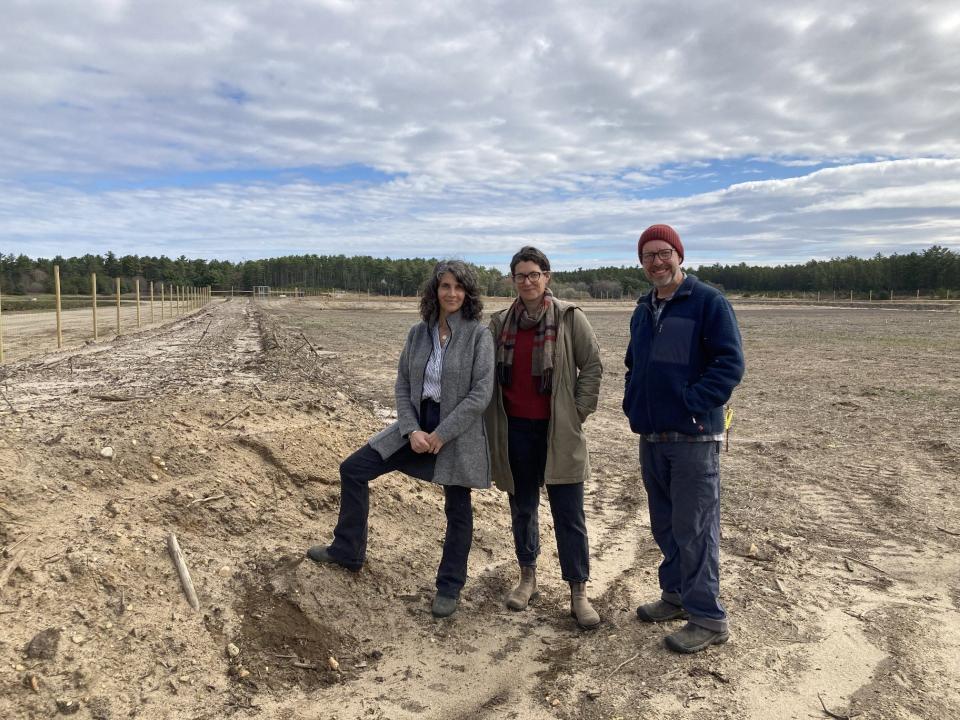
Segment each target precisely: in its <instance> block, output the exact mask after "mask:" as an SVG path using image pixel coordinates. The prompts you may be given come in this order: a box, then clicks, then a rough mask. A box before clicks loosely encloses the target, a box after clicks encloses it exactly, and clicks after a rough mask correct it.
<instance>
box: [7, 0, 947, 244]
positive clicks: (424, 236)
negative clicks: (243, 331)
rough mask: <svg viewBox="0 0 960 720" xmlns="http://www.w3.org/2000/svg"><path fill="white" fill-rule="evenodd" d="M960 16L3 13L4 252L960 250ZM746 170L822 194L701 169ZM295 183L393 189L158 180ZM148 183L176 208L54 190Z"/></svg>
mask: <svg viewBox="0 0 960 720" xmlns="http://www.w3.org/2000/svg"><path fill="white" fill-rule="evenodd" d="M957 17H958V16H957V13H956V9H955V7H954V3H953V2H919V3H913V4H903V3H901V4H896V3H893V4H876V3H874V4H862V3H853V2H843V1H841V2H839V3H838V2H836V0H833V1H831V2H827V1H826V0H812V1H809V0H808V1H804V2H799V3H793V4H791V5H790V6H789V7H788V8H784V7H782V6H779V5H776V4H770V3H765V2H760V1H759V0H754V1H753V2H747V3H740V4H738V5H736V6H732V5H730V4H722V3H695V2H691V0H686V1H683V0H681V2H674V1H671V2H667V0H656V1H650V0H645V1H643V2H624V1H622V0H621V1H614V0H609V1H601V2H597V3H582V2H579V1H577V2H574V1H573V0H555V1H553V2H547V3H513V4H504V3H497V2H492V1H489V0H487V1H484V2H476V3H454V2H449V1H448V2H434V3H429V4H423V3H410V2H406V3H404V2H392V1H391V2H387V1H386V0H379V1H377V2H369V3H363V4H354V3H347V2H339V1H337V0H327V1H325V2H316V1H311V2H307V1H306V0H300V1H286V2H280V1H279V0H272V1H271V0H266V1H265V2H261V3H256V4H252V3H241V2H228V1H224V0H220V1H215V2H204V3H195V2H186V0H169V1H168V2H164V3H159V4H157V3H153V4H149V3H142V2H123V1H122V0H102V1H101V2H98V3H95V4H92V5H91V4H87V5H84V6H83V7H82V8H81V7H80V6H77V5H76V4H73V3H68V2H65V1H63V2H58V1H57V0H46V1H45V2H37V3H15V4H13V6H12V7H9V8H6V9H5V17H4V23H3V26H2V28H0V128H2V129H0V178H3V189H4V193H5V197H4V198H2V199H0V246H3V247H0V249H6V251H7V252H10V251H11V250H12V249H16V250H17V251H26V252H29V253H31V254H36V253H38V252H39V248H43V252H44V253H45V254H47V255H50V254H53V253H54V252H61V253H66V254H73V253H75V252H80V251H81V250H80V249H81V248H82V251H83V252H86V251H92V252H95V251H102V250H104V249H106V247H108V246H109V247H113V248H114V249H115V250H118V251H124V250H126V251H129V252H140V253H146V252H154V251H156V249H157V248H158V247H169V248H170V250H169V251H168V252H170V253H172V254H179V252H181V251H183V252H186V250H184V249H183V248H190V249H191V250H196V254H203V255H207V256H212V255H220V256H222V255H226V254H232V255H246V256H254V255H256V256H263V255H273V254H279V253H281V252H296V251H299V250H309V249H316V250H317V251H322V249H323V248H325V247H329V248H331V249H333V250H335V251H345V252H358V253H361V252H363V253H367V252H369V253H376V254H385V253H388V252H389V253H392V254H399V253H400V252H402V253H403V254H443V252H444V251H445V248H446V247H449V243H454V247H476V248H477V250H476V252H477V253H478V254H480V253H487V252H490V253H502V252H508V251H509V250H510V248H512V247H513V245H515V244H516V242H517V241H518V240H519V239H521V238H538V239H541V241H542V242H544V243H545V244H547V243H549V244H551V247H555V248H557V249H558V250H562V251H563V252H565V253H567V252H569V253H570V254H571V256H576V255H577V252H578V248H583V253H582V256H583V257H590V258H594V259H595V258H602V257H604V256H609V257H610V258H614V257H621V258H622V257H623V254H622V253H621V252H619V251H617V250H614V247H615V246H616V245H617V243H619V242H620V241H621V238H623V237H625V236H626V237H629V236H631V235H632V234H634V233H636V232H638V231H639V230H641V229H642V225H643V224H644V223H646V222H647V221H648V220H649V221H654V220H663V219H666V218H672V219H674V221H675V222H677V223H678V224H681V225H683V226H684V227H687V228H690V230H692V231H693V233H694V234H695V235H696V236H697V237H699V238H702V239H703V242H705V243H716V244H717V250H716V252H715V253H714V256H717V257H720V256H723V257H730V258H731V259H738V258H740V257H744V258H749V257H762V258H774V257H783V258H797V259H806V258H807V257H808V256H809V255H810V254H811V253H819V252H828V253H830V254H842V253H846V252H858V251H859V250H858V249H868V250H869V251H870V252H875V248H876V247H878V243H879V246H880V247H887V246H890V245H892V244H893V243H895V242H901V243H902V242H910V243H918V244H922V243H924V242H925V240H924V238H926V239H927V240H929V242H934V241H936V242H941V243H944V244H948V245H952V246H956V245H957V243H958V241H957V237H958V236H957V233H956V222H955V217H956V214H957V212H956V205H957V202H956V198H957V192H956V191H957V187H956V182H955V181H954V182H952V183H951V179H950V178H948V177H945V176H944V173H951V172H952V173H954V177H956V167H955V166H954V165H949V164H948V165H937V164H936V163H937V162H940V161H938V160H936V158H942V159H944V162H946V161H949V159H950V158H956V157H960V135H958V134H957V132H956V128H957V127H960V102H958V95H960V85H958V84H957V80H956V78H957V77H960V53H958V52H956V42H955V33H952V32H950V31H949V29H950V28H951V27H955V26H956V24H957ZM879 158H890V159H891V162H890V163H870V162H865V161H866V160H875V159H879ZM915 158H930V159H929V160H923V161H921V160H914V159H915ZM753 159H756V160H767V161H773V162H775V163H779V164H780V165H782V166H784V167H788V168H795V169H796V168H803V167H804V166H805V165H810V166H811V167H816V166H818V165H819V164H821V163H822V162H824V161H826V162H827V163H828V164H831V165H832V164H841V167H837V168H832V169H830V170H821V171H819V172H814V173H812V174H810V175H807V176H804V177H802V178H795V179H792V180H775V179H769V175H768V174H766V173H768V172H769V170H768V169H767V168H765V167H764V168H763V169H762V170H760V171H759V174H758V180H757V182H756V183H745V184H735V183H736V180H728V179H726V178H725V177H723V176H722V175H719V174H718V170H717V168H716V165H715V161H717V160H729V161H733V162H740V163H741V164H742V163H743V162H745V161H747V160H753ZM307 166H318V167H329V168H335V167H341V166H367V167H370V168H376V169H378V170H380V171H382V172H386V173H401V174H402V176H401V177H399V178H398V179H395V180H393V181H391V182H389V183H386V184H382V185H372V186H371V185H370V184H369V183H365V182H364V183H357V184H352V185H349V186H337V185H334V186H322V185H314V184H309V183H303V184H286V185H267V184H262V185H259V184H255V183H251V182H249V181H242V180H238V181H236V183H235V184H232V185H228V184H222V185H217V186H213V187H203V188H196V187H189V186H187V185H186V184H184V185H183V186H182V187H179V188H178V187H177V184H178V183H177V180H176V176H177V175H178V174H182V173H188V172H209V171H218V170H242V171H248V170H250V171H256V170H264V169H266V170H283V169H287V168H301V167H307ZM747 167H748V168H750V164H749V163H747ZM752 170H754V171H756V170H757V168H756V167H753V168H752ZM749 171H750V170H745V173H744V175H741V176H740V177H738V178H737V179H738V180H739V179H742V177H744V176H745V175H746V172H749ZM796 171H798V172H799V171H802V170H796ZM154 173H158V174H161V175H162V176H163V177H164V178H167V179H168V180H169V182H167V183H166V184H167V185H169V186H170V187H168V188H167V189H163V190H154V191H147V190H139V189H132V190H128V191H123V190H111V191H109V192H107V191H97V190H91V189H87V190H79V189H77V190H70V189H67V187H66V186H68V185H69V184H70V183H73V184H75V185H76V186H77V187H89V183H92V184H93V186H96V183H100V182H106V184H107V185H108V186H111V187H114V186H116V185H117V181H118V180H122V179H123V178H129V177H137V178H146V179H148V180H149V178H150V177H151V175H152V174H154ZM887 175H889V176H890V177H885V176H887ZM88 181H89V183H88ZM863 182H867V183H868V185H865V186H861V185H860V184H861V183H863ZM678 183H687V185H686V186H685V187H684V188H681V187H680V186H679V185H678ZM147 184H149V183H147ZM707 187H711V188H717V189H716V191H714V192H707V190H706V188H707ZM660 195H663V197H661V196H660ZM762 224H765V225H766V227H763V228H760V227H757V226H759V225H762ZM890 227H896V228H897V233H898V235H897V238H892V237H890V234H891V233H890V232H888V230H887V229H886V228H890ZM913 228H916V232H913V230H912V229H913ZM921 228H922V231H921ZM810 237H815V238H817V240H816V241H813V240H808V239H807V238H810ZM824 237H830V238H832V240H831V241H830V243H823V242H821V241H820V238H824ZM181 243H184V244H181ZM465 243H466V245H465ZM596 243H602V244H607V245H608V246H609V247H610V250H608V251H607V252H606V253H599V254H598V253H596ZM121 244H122V246H121ZM928 244H929V243H928ZM401 249H402V250H401Z"/></svg>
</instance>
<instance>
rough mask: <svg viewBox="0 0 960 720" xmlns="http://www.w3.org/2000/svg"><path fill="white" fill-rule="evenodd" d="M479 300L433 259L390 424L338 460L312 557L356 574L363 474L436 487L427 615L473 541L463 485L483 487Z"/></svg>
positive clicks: (456, 581) (455, 592) (486, 396)
mask: <svg viewBox="0 0 960 720" xmlns="http://www.w3.org/2000/svg"><path fill="white" fill-rule="evenodd" d="M482 310H483V303H482V302H481V301H480V290H479V287H478V286H477V280H476V277H475V275H474V273H473V271H472V270H471V269H470V268H469V267H468V266H467V265H466V264H464V263H462V262H460V261H458V260H448V261H441V262H439V263H437V265H436V267H435V268H434V272H433V274H432V275H431V277H430V279H429V280H428V281H427V282H426V284H425V285H424V288H423V293H422V296H421V298H420V317H421V318H422V321H421V322H419V323H417V324H416V325H414V326H413V327H412V328H411V329H410V333H409V334H408V335H407V342H406V344H405V345H404V347H403V352H402V353H401V354H400V364H399V367H398V369H397V383H396V400H397V421H396V422H395V423H393V424H392V425H390V426H389V427H387V428H386V429H384V430H382V431H381V432H379V433H377V434H376V435H374V436H373V437H372V438H370V441H369V442H368V443H367V444H366V445H364V446H363V447H362V448H360V449H359V450H357V452H355V453H354V454H353V455H351V456H350V457H348V458H347V459H346V460H344V461H343V463H342V464H341V465H340V517H339V519H338V520H337V526H336V528H334V531H333V543H332V544H331V545H329V546H326V545H314V546H313V547H311V548H310V549H309V550H308V551H307V557H309V558H310V559H311V560H313V561H314V562H317V563H328V564H335V565H340V566H342V567H345V568H347V569H348V570H353V571H354V572H356V571H359V570H360V568H361V566H362V565H363V561H364V558H365V557H366V550H367V516H368V514H369V508H370V502H369V488H368V484H369V482H370V481H371V480H373V479H375V478H378V477H380V476H381V475H383V474H385V473H388V472H392V471H395V470H399V471H401V472H403V473H406V474H407V475H411V476H412V477H415V478H419V479H421V480H428V481H432V482H435V483H437V484H438V485H442V486H443V494H444V511H445V513H446V519H447V527H446V532H445V538H444V542H443V555H442V557H441V559H440V567H439V569H438V570H437V594H436V596H435V598H434V601H433V607H432V612H433V614H434V615H435V616H436V617H447V616H449V615H452V614H453V613H454V612H455V611H456V609H457V604H458V602H459V597H460V590H461V588H463V586H464V583H465V582H466V580H467V556H468V555H469V553H470V545H471V541H472V538H473V508H472V505H471V501H470V490H471V488H486V487H490V459H489V453H488V450H487V439H486V433H485V431H484V425H483V411H484V409H485V408H486V407H487V405H488V404H489V402H490V396H491V393H492V392H493V371H494V365H493V340H492V338H491V337H490V333H489V332H488V331H487V329H486V328H485V327H484V326H483V325H482V324H481V323H480V317H481V313H482Z"/></svg>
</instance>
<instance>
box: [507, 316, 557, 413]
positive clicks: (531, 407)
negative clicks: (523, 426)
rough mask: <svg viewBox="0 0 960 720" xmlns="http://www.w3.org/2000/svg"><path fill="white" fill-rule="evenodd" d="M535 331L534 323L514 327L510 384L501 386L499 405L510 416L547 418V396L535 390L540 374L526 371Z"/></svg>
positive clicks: (548, 410) (548, 398)
mask: <svg viewBox="0 0 960 720" xmlns="http://www.w3.org/2000/svg"><path fill="white" fill-rule="evenodd" d="M536 331H537V328H536V327H532V328H530V329H529V330H519V329H518V330H517V340H516V345H514V348H513V370H512V372H511V373H510V378H511V379H510V386H509V387H504V388H503V407H504V409H505V410H506V411H507V415H509V416H510V417H518V418H526V419H528V420H549V419H550V396H549V395H541V394H540V393H538V392H537V386H538V385H539V384H540V378H535V377H534V376H533V375H531V374H530V373H531V370H532V369H533V336H534V333H535V332H536Z"/></svg>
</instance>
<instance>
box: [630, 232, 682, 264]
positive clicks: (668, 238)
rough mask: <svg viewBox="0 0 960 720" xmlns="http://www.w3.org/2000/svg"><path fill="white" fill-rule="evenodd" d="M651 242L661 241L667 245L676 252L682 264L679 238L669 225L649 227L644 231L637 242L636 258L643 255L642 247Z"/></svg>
mask: <svg viewBox="0 0 960 720" xmlns="http://www.w3.org/2000/svg"><path fill="white" fill-rule="evenodd" d="M651 240H663V241H664V242H665V243H668V244H669V245H670V246H671V247H672V248H673V249H674V250H676V251H677V255H678V256H679V257H680V261H681V262H683V243H682V242H680V236H679V235H677V231H676V230H674V229H673V228H672V227H670V226H669V225H651V226H650V227H648V228H647V229H646V230H644V231H643V235H641V236H640V240H639V241H637V255H638V256H639V255H642V254H643V246H644V245H645V244H646V243H648V242H650V241H651Z"/></svg>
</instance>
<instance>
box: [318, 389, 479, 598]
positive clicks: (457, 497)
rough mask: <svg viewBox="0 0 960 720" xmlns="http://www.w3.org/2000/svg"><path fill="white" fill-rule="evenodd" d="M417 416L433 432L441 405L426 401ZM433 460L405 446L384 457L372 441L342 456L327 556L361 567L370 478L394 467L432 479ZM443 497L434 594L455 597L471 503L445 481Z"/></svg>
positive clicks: (469, 533) (463, 577)
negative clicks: (335, 517) (442, 530)
mask: <svg viewBox="0 0 960 720" xmlns="http://www.w3.org/2000/svg"><path fill="white" fill-rule="evenodd" d="M420 417H421V422H420V427H421V428H422V429H423V430H424V431H426V432H431V431H432V430H433V429H435V428H436V426H437V424H438V423H439V419H440V407H439V405H437V404H436V403H434V402H432V401H424V403H423V405H422V406H421V414H420ZM435 462H436V456H435V455H432V454H430V453H415V452H414V451H413V450H412V449H411V448H410V446H409V445H407V446H406V447H403V448H401V449H400V450H398V451H397V452H395V453H394V454H393V455H391V456H390V457H388V458H387V459H386V460H384V459H383V458H381V457H380V453H378V452H377V451H376V450H374V449H373V448H372V447H370V445H364V446H363V447H362V448H360V449H359V450H357V451H356V452H355V453H353V455H351V456H350V457H348V458H347V459H346V460H344V461H343V463H341V465H340V516H339V518H338V520H337V526H336V528H335V529H334V531H333V544H331V545H330V547H329V548H328V549H327V552H329V553H330V555H331V557H333V558H334V559H335V560H336V561H337V563H339V564H340V565H343V566H344V567H346V568H349V569H351V570H359V569H360V568H361V566H362V565H363V561H364V559H365V557H366V552H367V518H368V516H369V514H370V487H369V484H370V481H371V480H374V479H376V478H378V477H380V476H381V475H385V474H386V473H388V472H393V471H400V472H403V473H406V474H407V475H411V476H413V477H416V478H419V479H421V480H432V479H433V467H434V464H435ZM443 495H444V504H443V509H444V512H445V513H446V517H447V529H446V534H445V536H444V541H443V555H442V557H441V559H440V567H439V569H438V570H437V593H439V594H440V595H447V596H449V597H459V595H460V590H461V588H463V586H464V584H465V583H466V581H467V558H468V556H469V555H470V545H471V543H472V541H473V506H472V503H471V496H470V488H468V487H460V486H458V485H444V486H443Z"/></svg>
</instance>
